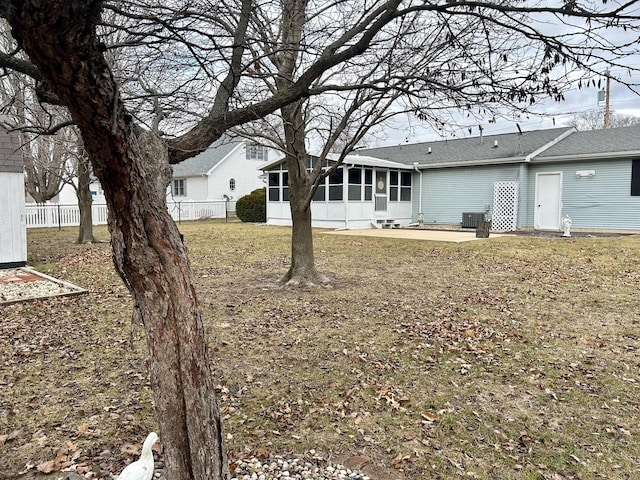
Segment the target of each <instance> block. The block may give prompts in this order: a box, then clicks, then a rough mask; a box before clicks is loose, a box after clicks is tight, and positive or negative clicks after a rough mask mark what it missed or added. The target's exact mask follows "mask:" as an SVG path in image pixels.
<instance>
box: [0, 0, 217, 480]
mask: <svg viewBox="0 0 640 480" xmlns="http://www.w3.org/2000/svg"><path fill="white" fill-rule="evenodd" d="M17 4H20V5H17ZM4 8H5V9H7V10H8V19H9V21H10V24H11V26H12V33H13V35H14V37H15V38H16V40H17V41H18V42H19V44H20V45H21V46H22V48H23V49H24V50H25V52H26V53H27V54H28V55H29V57H30V58H31V60H32V62H33V63H34V64H35V65H36V66H37V67H38V69H39V71H40V74H41V75H42V78H43V79H44V80H45V81H46V82H47V83H48V85H49V88H50V89H51V90H52V91H53V93H54V94H55V96H56V97H57V99H58V100H59V102H60V103H61V104H63V105H65V106H66V107H67V108H68V110H69V112H70V114H71V117H72V119H73V121H74V122H76V124H77V125H78V127H79V129H80V131H81V133H82V137H83V139H84V142H85V147H86V149H87V152H88V154H89V157H90V159H91V162H92V165H93V169H94V172H95V174H96V176H97V177H98V179H99V180H100V182H101V183H102V185H103V188H104V192H105V197H106V200H107V205H108V207H109V212H110V214H109V230H110V233H111V242H112V248H113V253H114V263H115V266H116V269H117V270H118V272H119V274H120V275H121V277H122V278H123V280H124V282H125V283H126V284H127V286H128V287H129V289H130V291H131V293H132V296H133V300H134V305H135V311H136V312H138V314H139V315H140V318H141V320H142V322H143V323H144V326H145V331H146V335H147V344H148V348H149V352H150V366H149V370H150V377H151V386H152V389H153V392H154V398H155V408H156V414H157V420H158V423H159V427H160V432H161V434H162V441H163V444H164V445H165V447H166V450H165V452H166V456H165V459H166V475H167V478H171V479H172V480H187V479H192V478H199V479H205V478H206V479H212V480H218V479H227V478H228V477H229V471H228V465H227V459H226V453H225V449H224V444H223V431H222V424H221V421H220V414H219V411H218V407H217V404H216V399H215V394H214V384H213V381H212V375H211V371H210V364H209V358H208V355H207V350H206V342H205V338H204V329H203V325H202V319H201V310H200V307H199V305H198V301H197V298H196V294H195V290H194V286H193V284H192V281H191V278H192V276H191V268H190V265H189V262H188V259H187V255H186V252H185V248H184V246H183V245H182V242H181V241H180V236H179V233H178V230H177V227H176V225H175V223H174V222H173V220H172V219H171V217H170V215H169V213H168V210H167V206H166V201H165V189H166V186H167V185H168V182H169V179H170V168H169V166H168V160H167V158H168V151H167V147H166V145H165V144H164V143H163V142H162V141H160V140H159V139H157V138H155V137H153V136H152V134H149V133H146V132H141V131H139V129H138V128H136V126H135V125H134V124H133V123H132V121H131V118H130V117H129V116H128V115H127V113H126V111H125V108H124V106H123V104H122V102H121V100H120V97H119V95H118V89H117V86H116V83H115V80H114V78H113V76H112V74H111V71H110V69H109V67H108V65H107V63H106V61H105V59H104V57H103V55H102V53H101V51H100V46H99V45H98V43H97V41H96V40H95V39H96V38H97V37H96V35H95V24H96V22H97V20H98V16H99V15H100V2H97V1H96V2H91V1H86V2H81V1H73V2H69V1H68V0H55V1H51V0H25V1H23V2H15V3H14V4H12V5H11V6H10V7H4ZM56 58H57V59H60V60H61V61H59V62H52V61H51V59H56Z"/></svg>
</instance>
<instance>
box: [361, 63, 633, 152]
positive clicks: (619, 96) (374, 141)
mask: <svg viewBox="0 0 640 480" xmlns="http://www.w3.org/2000/svg"><path fill="white" fill-rule="evenodd" d="M639 62H640V59H639ZM615 73H616V72H615V71H612V77H613V76H615ZM636 82H637V80H636ZM604 85H605V81H604V76H603V80H602V85H601V88H600V89H598V88H597V87H594V86H590V87H589V88H584V87H583V88H582V89H577V88H576V89H575V90H571V91H569V92H567V93H566V94H565V101H563V102H555V101H553V100H547V101H545V102H543V103H541V104H539V105H537V106H535V107H534V108H535V110H536V111H537V112H540V113H541V114H543V115H540V116H536V115H529V114H520V115H517V116H515V117H514V116H512V115H507V118H502V119H497V120H496V122H495V123H489V122H488V121H485V122H476V121H471V120H469V123H468V125H465V127H462V128H457V129H456V130H455V132H454V133H455V136H454V134H453V133H451V132H447V133H445V134H442V132H437V131H434V129H433V128H432V127H431V126H430V125H428V124H424V123H421V122H420V121H418V120H417V119H407V118H402V119H396V120H395V121H394V123H393V124H392V125H390V126H387V127H386V128H385V133H384V134H377V135H376V136H375V137H374V138H369V139H368V141H367V143H368V145H369V146H374V145H375V146H387V145H400V144H403V143H405V144H406V143H420V142H430V141H438V140H445V139H452V138H462V137H476V136H479V135H480V131H479V128H478V124H479V123H480V124H481V125H482V128H483V135H496V134H501V133H512V132H517V131H518V128H517V126H516V123H517V124H519V125H520V128H521V129H522V130H523V131H531V130H542V129H546V128H555V127H562V126H568V125H569V124H570V123H571V121H572V120H573V118H574V117H575V116H576V115H577V114H580V113H582V112H585V111H588V110H593V109H596V108H599V109H600V110H601V111H602V113H603V114H604V102H598V91H599V90H604ZM610 109H611V111H612V112H616V113H620V114H629V115H635V116H640V94H638V93H635V92H633V91H631V90H629V88H628V87H627V86H625V85H622V84H621V83H618V82H616V81H615V80H612V81H611V89H610ZM467 127H470V128H471V133H469V131H468V129H467Z"/></svg>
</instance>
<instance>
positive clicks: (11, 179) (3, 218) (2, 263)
mask: <svg viewBox="0 0 640 480" xmlns="http://www.w3.org/2000/svg"><path fill="white" fill-rule="evenodd" d="M23 171H24V169H23V164H22V154H21V151H20V139H19V138H18V135H16V134H13V133H10V132H7V131H6V130H4V129H2V128H0V205H2V208H0V268H13V267H23V266H24V265H26V263H27V228H26V224H25V207H24V173H23Z"/></svg>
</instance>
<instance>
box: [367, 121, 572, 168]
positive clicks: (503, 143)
mask: <svg viewBox="0 0 640 480" xmlns="http://www.w3.org/2000/svg"><path fill="white" fill-rule="evenodd" d="M573 131H574V129H573V128H569V127H563V128H552V129H547V130H534V131H530V132H523V133H522V134H521V133H520V132H515V133H505V134H501V135H486V136H483V137H470V138H458V139H454V140H440V141H435V142H424V143H415V144H412V145H398V146H393V147H380V148H368V149H363V150H358V151H357V152H355V153H356V154H360V155H366V156H369V157H375V158H381V159H385V160H392V161H394V162H399V163H404V164H409V165H412V164H415V163H417V164H418V165H419V166H420V167H422V168H433V167H442V166H460V165H482V164H493V163H517V162H522V161H525V160H526V159H527V158H530V157H532V156H533V155H534V154H536V153H539V151H540V150H541V149H544V148H545V147H547V148H548V147H550V145H553V144H554V142H557V141H559V140H561V139H563V138H564V137H566V136H567V135H570V134H571V132H573ZM563 141H565V140H563Z"/></svg>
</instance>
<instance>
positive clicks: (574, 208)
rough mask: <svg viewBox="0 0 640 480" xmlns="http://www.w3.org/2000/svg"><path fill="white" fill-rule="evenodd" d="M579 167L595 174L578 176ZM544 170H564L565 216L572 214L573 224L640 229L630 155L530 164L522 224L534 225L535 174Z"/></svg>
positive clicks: (603, 227)
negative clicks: (625, 156) (632, 185)
mask: <svg viewBox="0 0 640 480" xmlns="http://www.w3.org/2000/svg"><path fill="white" fill-rule="evenodd" d="M579 170H595V172H596V174H595V176H593V177H577V176H576V171H579ZM542 172H562V216H564V215H567V214H568V215H569V216H570V217H571V220H572V228H580V229H589V228H593V229H630V230H638V229H640V197H632V196H631V159H622V160H602V161H590V162H586V161H580V162H563V163H548V164H538V165H531V166H530V169H529V182H528V188H527V199H528V201H527V206H526V208H525V211H526V216H525V219H524V222H525V223H523V224H522V225H523V226H527V227H533V225H534V212H535V205H534V203H535V189H536V174H537V173H542ZM521 211H522V209H521Z"/></svg>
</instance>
